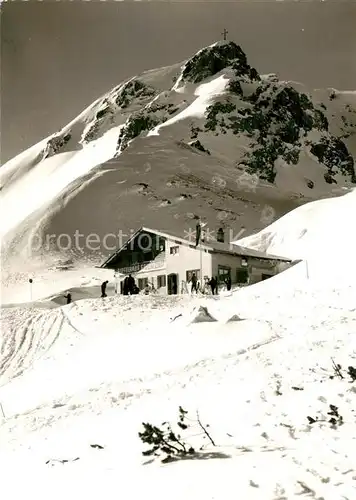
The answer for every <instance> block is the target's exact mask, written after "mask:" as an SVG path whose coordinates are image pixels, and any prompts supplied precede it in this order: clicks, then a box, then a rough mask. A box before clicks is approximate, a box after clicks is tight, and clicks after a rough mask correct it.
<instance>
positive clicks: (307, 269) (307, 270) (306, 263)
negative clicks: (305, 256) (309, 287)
mask: <svg viewBox="0 0 356 500" xmlns="http://www.w3.org/2000/svg"><path fill="white" fill-rule="evenodd" d="M305 268H306V272H307V280H308V279H309V266H308V261H307V260H305Z"/></svg>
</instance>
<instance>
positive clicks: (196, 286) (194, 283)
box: [190, 273, 231, 295]
mask: <svg viewBox="0 0 356 500" xmlns="http://www.w3.org/2000/svg"><path fill="white" fill-rule="evenodd" d="M190 283H191V293H193V292H195V293H198V291H199V290H200V283H199V282H198V279H197V276H196V274H195V273H193V274H192V277H191V279H190ZM224 283H225V285H226V289H227V291H230V290H231V278H230V276H228V277H227V278H226V279H225V280H224ZM206 285H208V286H210V289H211V293H212V295H218V291H219V280H218V278H217V276H213V277H212V278H211V279H210V280H209V279H207V280H206Z"/></svg>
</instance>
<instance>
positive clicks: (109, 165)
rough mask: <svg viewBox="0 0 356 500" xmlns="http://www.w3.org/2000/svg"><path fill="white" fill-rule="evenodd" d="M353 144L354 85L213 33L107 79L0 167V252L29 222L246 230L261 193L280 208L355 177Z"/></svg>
mask: <svg viewBox="0 0 356 500" xmlns="http://www.w3.org/2000/svg"><path fill="white" fill-rule="evenodd" d="M271 69H273V68H271ZM355 153H356V96H355V94H353V93H343V92H336V91H333V90H327V91H315V92H314V91H308V89H306V88H305V87H304V86H303V85H301V84H298V83H295V82H286V81H281V80H279V79H278V77H277V76H276V75H275V74H273V73H271V74H269V75H260V74H259V73H258V71H257V70H256V69H254V68H252V67H251V66H250V65H249V63H248V60H247V56H246V54H245V53H244V51H243V50H242V49H241V47H240V46H239V45H237V44H236V43H234V42H216V43H214V44H212V45H211V46H208V47H205V48H202V49H201V50H199V51H198V52H197V53H196V54H194V55H192V57H190V58H188V59H187V60H185V61H183V62H179V63H177V64H174V65H172V66H166V67H163V68H158V69H154V70H149V71H145V72H143V73H142V74H140V75H136V76H134V77H132V78H129V79H127V80H126V81H124V82H122V83H120V84H119V85H116V86H115V87H113V88H112V89H111V90H109V91H108V92H107V93H106V94H104V95H102V96H101V97H100V98H99V99H97V100H96V101H95V102H94V103H92V104H91V105H90V106H88V107H87V108H86V109H85V110H84V111H83V112H82V113H81V114H80V115H79V116H78V117H76V118H75V119H73V120H72V121H70V123H68V125H66V126H65V127H63V128H62V129H61V130H60V131H57V132H56V133H54V134H52V135H50V136H49V137H48V138H46V139H44V140H43V141H41V142H39V143H38V144H37V145H35V146H33V147H32V148H30V149H29V150H27V151H26V152H24V153H22V154H21V155H18V156H17V157H16V158H14V159H12V160H10V161H9V162H8V163H7V164H5V165H4V166H2V167H1V169H0V184H1V187H2V190H1V195H2V197H3V207H4V210H6V212H7V213H9V214H12V215H11V216H10V217H9V218H8V219H7V221H6V223H4V224H3V226H2V227H1V234H2V235H3V236H4V237H6V245H10V247H11V248H12V250H11V251H10V252H8V251H6V255H12V254H13V253H14V252H13V250H14V248H16V249H17V250H18V245H19V244H20V243H19V238H20V240H22V241H27V240H28V238H29V235H30V234H32V233H34V232H35V233H36V234H37V233H38V231H40V232H41V234H44V233H46V232H47V231H51V233H52V234H56V233H58V231H59V230H60V232H61V233H62V232H64V233H72V232H75V230H76V229H80V230H81V231H82V232H84V234H87V233H88V234H89V233H93V232H95V233H97V234H98V235H99V236H102V235H103V234H106V233H110V232H112V228H113V227H118V226H119V227H121V226H123V227H121V229H125V230H126V229H128V228H130V229H135V228H137V227H138V226H140V225H142V221H143V220H145V222H146V223H147V225H149V226H151V227H160V228H161V229H162V230H164V229H166V230H168V229H169V230H171V231H172V230H173V231H174V232H176V233H177V234H180V235H183V234H184V230H185V229H186V227H187V226H189V225H190V224H191V221H192V220H194V218H196V217H199V216H201V215H203V216H204V217H205V220H208V221H210V222H209V224H210V225H212V226H213V228H214V229H215V228H216V226H217V225H219V226H223V227H228V228H232V229H233V230H234V231H235V230H236V232H238V231H239V230H240V229H241V227H244V228H245V231H246V232H247V234H248V233H251V232H253V231H257V230H259V229H261V228H262V227H263V224H264V222H263V220H262V218H261V213H262V211H263V209H264V206H265V205H266V204H267V205H268V206H271V207H272V208H273V210H274V213H275V216H276V217H279V216H281V215H284V214H285V213H286V212H288V211H289V210H292V209H293V208H295V207H296V206H298V205H300V204H302V203H305V202H306V201H312V200H316V199H319V198H320V197H327V196H330V195H331V196H335V195H338V194H343V193H344V189H345V188H346V189H349V188H351V187H352V186H354V183H355V182H356V176H355V166H354V159H353V155H354V154H355ZM252 179H253V182H252ZM250 180H251V182H250ZM142 183H143V184H142ZM141 185H144V186H146V187H145V188H144V189H142V186H141ZM39 186H40V191H41V194H40V195H39V196H33V193H34V190H35V189H37V187H39ZM140 186H141V187H140ZM19 193H21V197H22V205H21V209H20V208H19V206H18V194H19ZM93 198H95V199H96V200H107V199H109V200H110V203H99V204H98V203H97V202H96V203H93V201H92V200H93ZM133 207H134V208H133ZM59 221H60V222H59ZM88 221H90V224H89V223H88ZM261 226H262V227H261ZM19 235H21V237H20V236H19ZM14 241H16V243H14ZM14 245H15V246H14ZM21 245H23V243H21V244H20V246H21ZM101 250H102V249H101ZM15 253H16V252H15ZM95 253H96V256H97V255H101V254H100V252H95ZM106 255H107V253H105V252H103V257H105V256H106ZM62 257H63V256H62Z"/></svg>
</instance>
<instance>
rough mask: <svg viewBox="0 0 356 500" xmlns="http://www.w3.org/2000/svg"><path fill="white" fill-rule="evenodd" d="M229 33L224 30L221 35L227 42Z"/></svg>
mask: <svg viewBox="0 0 356 500" xmlns="http://www.w3.org/2000/svg"><path fill="white" fill-rule="evenodd" d="M228 33H229V32H228V31H227V30H226V29H225V28H224V31H223V32H222V33H221V34H222V35H223V37H224V40H226V35H227V34H228Z"/></svg>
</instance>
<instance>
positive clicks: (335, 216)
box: [235, 190, 356, 272]
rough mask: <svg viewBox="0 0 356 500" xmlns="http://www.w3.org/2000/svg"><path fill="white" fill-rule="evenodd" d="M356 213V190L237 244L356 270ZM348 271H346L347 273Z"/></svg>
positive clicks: (316, 203)
mask: <svg viewBox="0 0 356 500" xmlns="http://www.w3.org/2000/svg"><path fill="white" fill-rule="evenodd" d="M355 210H356V190H353V191H352V192H350V193H347V194H345V195H343V196H340V197H338V198H333V199H331V200H330V199H325V200H318V201H314V202H311V203H307V204H305V205H303V206H301V207H298V208H297V209H295V210H293V211H292V212H290V213H288V214H286V215H285V216H283V217H281V218H280V219H279V220H277V221H276V222H274V223H272V224H271V225H270V226H268V227H266V228H265V229H263V230H262V231H260V232H259V233H257V234H255V235H252V236H248V237H246V238H242V239H240V240H238V241H236V242H235V243H238V244H240V245H243V246H246V247H249V248H254V249H258V250H263V251H269V252H271V253H276V254H277V255H283V256H289V257H292V258H296V259H298V258H300V259H316V261H317V260H320V261H323V259H326V260H327V261H329V262H330V259H333V260H334V262H333V263H332V264H331V262H330V267H340V268H341V267H342V268H343V266H342V265H341V262H340V263H339V264H338V263H337V260H338V259H341V260H344V259H345V261H344V262H345V263H346V262H347V269H349V268H350V267H355V264H354V262H353V260H354V259H353V254H354V249H355V244H356V233H355V231H354V230H353V226H352V223H351V224H350V215H351V214H354V213H355ZM343 272H345V270H343Z"/></svg>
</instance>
